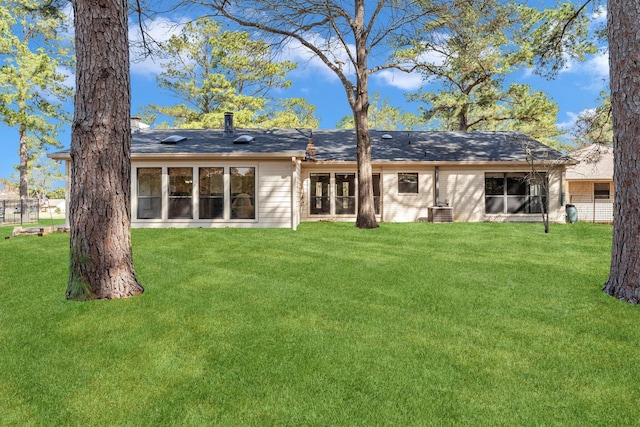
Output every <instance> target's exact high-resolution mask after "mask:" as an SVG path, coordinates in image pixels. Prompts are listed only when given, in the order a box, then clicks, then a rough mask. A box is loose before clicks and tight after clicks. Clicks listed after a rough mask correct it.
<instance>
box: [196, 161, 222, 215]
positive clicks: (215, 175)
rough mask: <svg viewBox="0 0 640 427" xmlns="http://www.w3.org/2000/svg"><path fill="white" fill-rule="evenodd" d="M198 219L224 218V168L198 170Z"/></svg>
mask: <svg viewBox="0 0 640 427" xmlns="http://www.w3.org/2000/svg"><path fill="white" fill-rule="evenodd" d="M199 172H200V173H199V175H200V183H199V190H198V191H199V193H200V213H199V217H200V219H214V218H224V168H200V171H199Z"/></svg>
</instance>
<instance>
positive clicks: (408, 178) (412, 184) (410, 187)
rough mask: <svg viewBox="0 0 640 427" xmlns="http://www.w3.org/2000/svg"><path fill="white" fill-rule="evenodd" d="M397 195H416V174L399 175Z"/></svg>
mask: <svg viewBox="0 0 640 427" xmlns="http://www.w3.org/2000/svg"><path fill="white" fill-rule="evenodd" d="M398 193H418V174H417V173H399V174H398Z"/></svg>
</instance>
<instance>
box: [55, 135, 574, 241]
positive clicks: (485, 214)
mask: <svg viewBox="0 0 640 427" xmlns="http://www.w3.org/2000/svg"><path fill="white" fill-rule="evenodd" d="M370 136H371V143H372V170H373V187H374V188H373V190H374V203H375V211H376V215H377V217H378V220H379V221H386V222H410V221H426V220H430V221H434V222H448V221H541V215H540V208H539V204H538V203H537V200H536V195H537V194H541V193H540V192H541V187H540V185H539V184H537V183H535V182H533V181H531V180H528V179H527V177H528V176H529V173H530V171H531V167H530V165H529V163H528V162H527V158H526V155H525V148H523V147H525V146H526V147H527V149H526V151H529V152H533V153H535V157H536V158H540V159H542V158H544V159H552V160H553V159H556V160H557V159H561V158H563V155H562V153H560V152H558V151H556V150H553V149H551V148H549V147H547V146H545V145H543V144H542V143H540V142H537V141H535V140H533V139H531V138H528V137H526V136H524V135H522V134H519V133H514V132H407V131H394V132H378V131H371V133H370ZM51 157H52V158H54V159H57V160H63V161H65V162H66V163H67V171H69V167H68V166H69V162H70V156H69V153H68V151H67V152H61V153H56V154H52V155H51ZM131 168H132V181H131V205H132V218H131V221H132V226H133V227H287V228H292V229H295V228H296V227H297V226H298V224H299V223H300V222H301V221H354V220H355V217H356V213H357V209H356V207H357V185H356V184H357V179H358V177H357V174H356V140H355V132H354V131H353V130H314V131H309V130H297V129H288V130H285V129H280V130H263V129H233V126H232V124H229V123H227V126H226V127H225V129H224V130H190V129H189V130H187V129H179V130H176V129H172V130H165V129H162V130H159V129H139V130H136V131H135V132H134V133H133V134H132V143H131ZM563 175H564V167H563V168H562V170H561V171H560V173H553V174H552V173H549V175H548V177H547V179H548V182H549V197H548V199H547V200H546V203H547V206H548V210H549V212H550V220H551V221H552V222H564V220H565V212H564V194H563V192H564V184H563V179H564V176H563ZM67 194H69V192H67Z"/></svg>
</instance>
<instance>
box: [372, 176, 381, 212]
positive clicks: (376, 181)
mask: <svg viewBox="0 0 640 427" xmlns="http://www.w3.org/2000/svg"><path fill="white" fill-rule="evenodd" d="M373 206H374V208H375V211H376V215H380V174H379V173H374V174H373Z"/></svg>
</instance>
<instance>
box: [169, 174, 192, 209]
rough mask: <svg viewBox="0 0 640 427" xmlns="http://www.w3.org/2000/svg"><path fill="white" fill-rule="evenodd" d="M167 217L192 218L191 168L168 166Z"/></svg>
mask: <svg viewBox="0 0 640 427" xmlns="http://www.w3.org/2000/svg"><path fill="white" fill-rule="evenodd" d="M168 172H169V218H170V219H175V218H189V219H190V218H193V207H192V199H193V197H192V194H193V169H192V168H169V169H168Z"/></svg>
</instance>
